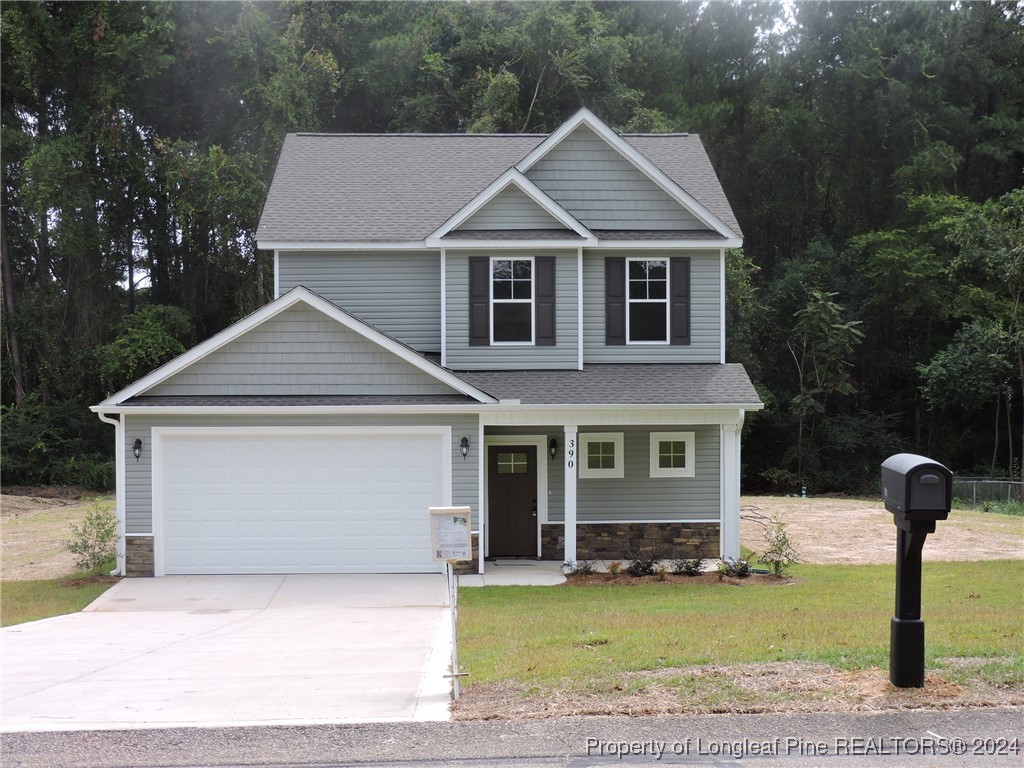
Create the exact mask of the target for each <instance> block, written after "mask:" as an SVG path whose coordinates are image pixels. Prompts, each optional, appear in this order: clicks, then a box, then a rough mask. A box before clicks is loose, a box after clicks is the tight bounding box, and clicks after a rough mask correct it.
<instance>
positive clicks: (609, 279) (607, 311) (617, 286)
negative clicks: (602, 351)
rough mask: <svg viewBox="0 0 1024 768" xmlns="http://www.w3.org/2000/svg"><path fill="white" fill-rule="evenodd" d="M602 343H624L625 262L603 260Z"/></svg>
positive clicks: (623, 260) (614, 259)
mask: <svg viewBox="0 0 1024 768" xmlns="http://www.w3.org/2000/svg"><path fill="white" fill-rule="evenodd" d="M604 343H605V344H607V345H608V346H619V345H622V344H625V343H626V260H625V259H624V258H610V259H605V260H604Z"/></svg>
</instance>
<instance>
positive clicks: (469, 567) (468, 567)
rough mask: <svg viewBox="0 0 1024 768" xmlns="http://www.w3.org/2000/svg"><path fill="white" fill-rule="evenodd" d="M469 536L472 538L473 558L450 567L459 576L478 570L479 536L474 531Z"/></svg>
mask: <svg viewBox="0 0 1024 768" xmlns="http://www.w3.org/2000/svg"><path fill="white" fill-rule="evenodd" d="M471 536H472V539H473V542H472V543H473V559H472V560H465V561H463V562H460V563H456V564H455V565H454V566H453V567H452V570H453V571H454V572H455V573H456V574H458V575H459V576H465V575H467V574H471V573H477V572H478V571H479V570H480V536H479V535H478V534H476V533H474V534H471Z"/></svg>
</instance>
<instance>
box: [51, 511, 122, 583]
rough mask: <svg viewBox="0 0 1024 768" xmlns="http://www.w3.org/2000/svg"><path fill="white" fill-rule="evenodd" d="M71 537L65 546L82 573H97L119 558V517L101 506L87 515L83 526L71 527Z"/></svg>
mask: <svg viewBox="0 0 1024 768" xmlns="http://www.w3.org/2000/svg"><path fill="white" fill-rule="evenodd" d="M71 536H72V538H71V539H70V540H68V541H65V542H64V546H65V547H67V549H68V551H69V552H70V553H71V554H72V555H74V556H75V567H76V568H78V569H79V570H80V571H95V570H97V569H99V567H100V566H102V565H103V564H104V563H106V562H107V561H108V560H111V559H114V558H116V557H117V516H116V515H115V514H114V513H113V512H111V511H110V510H109V509H106V508H105V507H102V506H100V505H99V504H94V505H93V506H92V508H90V510H89V511H88V512H86V513H85V519H84V520H83V521H82V524H81V525H72V526H71Z"/></svg>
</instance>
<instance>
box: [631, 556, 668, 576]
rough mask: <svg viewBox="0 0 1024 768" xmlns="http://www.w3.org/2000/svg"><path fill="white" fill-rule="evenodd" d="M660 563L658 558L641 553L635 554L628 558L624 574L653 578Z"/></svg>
mask: <svg viewBox="0 0 1024 768" xmlns="http://www.w3.org/2000/svg"><path fill="white" fill-rule="evenodd" d="M660 563H661V558H660V557H655V556H654V555H651V554H645V553H643V552H635V553H633V554H632V555H630V557H629V565H627V566H626V573H628V574H629V575H630V576H653V575H654V574H655V572H656V571H657V569H658V565H659V564H660Z"/></svg>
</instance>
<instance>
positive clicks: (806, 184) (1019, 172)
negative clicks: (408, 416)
mask: <svg viewBox="0 0 1024 768" xmlns="http://www.w3.org/2000/svg"><path fill="white" fill-rule="evenodd" d="M0 12H2V27H0V56H2V62H3V70H2V80H0V90H2V94H0V102H2V103H0V106H2V136H0V151H2V164H3V201H2V203H3V204H2V232H0V235H2V241H0V246H2V247H0V251H2V267H3V271H2V283H3V308H4V323H3V349H2V353H3V357H2V368H0V382H2V409H3V415H2V430H3V434H2V438H3V439H2V456H0V463H2V482H3V483H4V484H5V485H11V484H67V483H70V484H76V485H84V486H87V487H93V488H103V487H109V486H110V485H111V484H112V482H113V464H112V455H113V432H112V430H111V429H110V428H109V427H108V426H106V425H104V424H102V423H101V422H100V421H99V420H98V419H97V418H96V417H95V415H94V414H92V413H90V412H89V411H88V410H87V409H88V406H90V405H92V404H95V403H97V402H99V401H100V400H101V399H102V398H103V397H104V396H105V395H106V394H109V393H112V392H114V391H116V390H117V389H119V388H121V387H122V386H124V385H125V384H127V383H128V382H129V381H131V380H133V379H135V378H137V377H139V376H140V375H142V374H144V373H146V372H148V371H149V370H151V369H152V368H153V367H155V366H157V365H158V364H160V363H162V362H164V361H166V360H168V359H170V358H171V357H173V356H174V355H177V354H180V353H181V352H182V351H184V350H185V349H186V348H188V347H190V346H192V345H194V344H196V343H198V342H200V341H202V340H203V339H205V338H207V337H209V336H210V335H212V334H214V333H216V332H217V331H219V330H221V329H223V328H224V327H226V326H227V325H229V324H230V323H232V322H233V321H235V320H237V319H239V318H241V317H243V316H244V315H246V314H248V313H249V312H252V311H253V310H255V309H256V308H257V307H259V306H261V305H262V304H264V303H266V302H267V301H268V300H270V299H271V298H272V292H273V255H272V254H270V253H267V252H261V251H259V250H257V249H256V246H255V242H254V233H255V228H256V224H257V221H258V219H259V215H260V211H261V208H262V205H263V201H264V198H265V195H266V191H267V187H268V184H269V181H270V179H271V176H272V174H273V170H274V163H275V161H276V158H277V155H278V152H279V150H280V146H281V142H282V139H283V137H284V134H285V133H286V132H288V131H327V132H395V131H429V132H466V131H472V132H513V133H514V132H533V133H536V132H548V131H551V130H552V129H554V128H556V127H557V126H558V125H559V124H560V123H561V122H562V121H563V120H565V119H566V118H567V117H568V116H570V115H571V114H573V113H574V112H575V111H576V110H577V109H578V108H579V107H581V106H587V107H589V108H590V109H591V110H593V111H594V112H595V113H596V114H597V115H598V116H600V117H601V118H602V119H604V120H605V121H607V122H609V124H611V125H612V126H613V127H615V128H616V129H617V130H619V131H623V132H627V131H628V132H664V131H680V132H694V133H699V134H700V135H701V137H702V139H703V141H704V144H705V146H706V147H707V149H708V151H709V153H710V155H711V157H712V161H713V163H714V165H715V168H716V169H717V171H718V174H719V176H720V178H721V181H722V184H723V186H724V188H725V191H726V194H727V195H728V197H729V200H730V201H731V203H732V205H733V208H734V209H735V210H736V214H737V216H738V218H739V221H740V224H741V226H742V228H743V232H744V237H745V240H744V248H743V250H742V251H735V252H732V253H730V254H729V257H728V269H727V279H728V287H727V294H728V295H727V313H728V339H727V345H728V356H729V360H730V361H733V362H740V363H743V364H744V365H746V367H747V370H748V371H749V372H750V375H751V377H752V378H753V380H754V382H755V383H756V385H757V388H758V391H759V392H760V393H761V397H762V399H763V401H764V403H765V405H766V408H765V410H764V411H763V412H762V413H759V414H750V415H749V417H748V425H747V428H746V434H745V438H744V439H745V443H744V457H743V458H744V461H743V468H744V487H745V488H746V489H748V490H752V489H757V490H768V491H777V492H794V491H796V490H798V489H799V488H800V486H806V487H807V488H808V489H810V491H811V492H813V493H817V492H824V491H845V492H851V493H852V492H858V491H872V492H873V491H875V490H876V485H877V478H878V472H879V469H878V467H879V463H880V462H881V461H882V459H884V458H885V457H886V456H888V455H889V454H891V453H895V452H898V451H902V450H909V451H913V452H919V453H924V454H927V455H930V456H934V457H935V458H937V459H939V460H940V461H943V462H945V463H946V464H947V465H948V466H950V467H951V468H953V469H954V470H956V471H958V472H962V473H967V474H971V473H976V474H981V475H986V476H988V475H993V476H995V475H1000V476H1004V477H1005V476H1012V477H1018V478H1019V477H1020V475H1021V454H1022V451H1024V446H1022V438H1024V307H1022V300H1024V189H1022V186H1024V182H1022V177H1024V5H1022V4H1020V3H1000V2H994V3H990V2H956V3H933V2H897V3H866V2H863V3H862V2H844V3H824V2H796V3H787V4H782V3H756V2H703V3H698V2H681V3H680V2H669V3H667V2H643V3H635V2H597V3H594V2H574V3H555V2H512V3H509V2H431V3H414V2H392V3H380V2H367V3H346V2H336V3H318V2H273V3H270V2H267V3H262V2H260V3H254V2H242V3H239V2H209V3H208V2H188V3H185V2H170V3H167V2H82V3H79V2H48V3H44V2H8V1H5V2H4V3H3V5H2V8H0ZM679 181H681V182H682V184H683V186H684V187H685V182H686V180H685V179H680V180H679Z"/></svg>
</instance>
